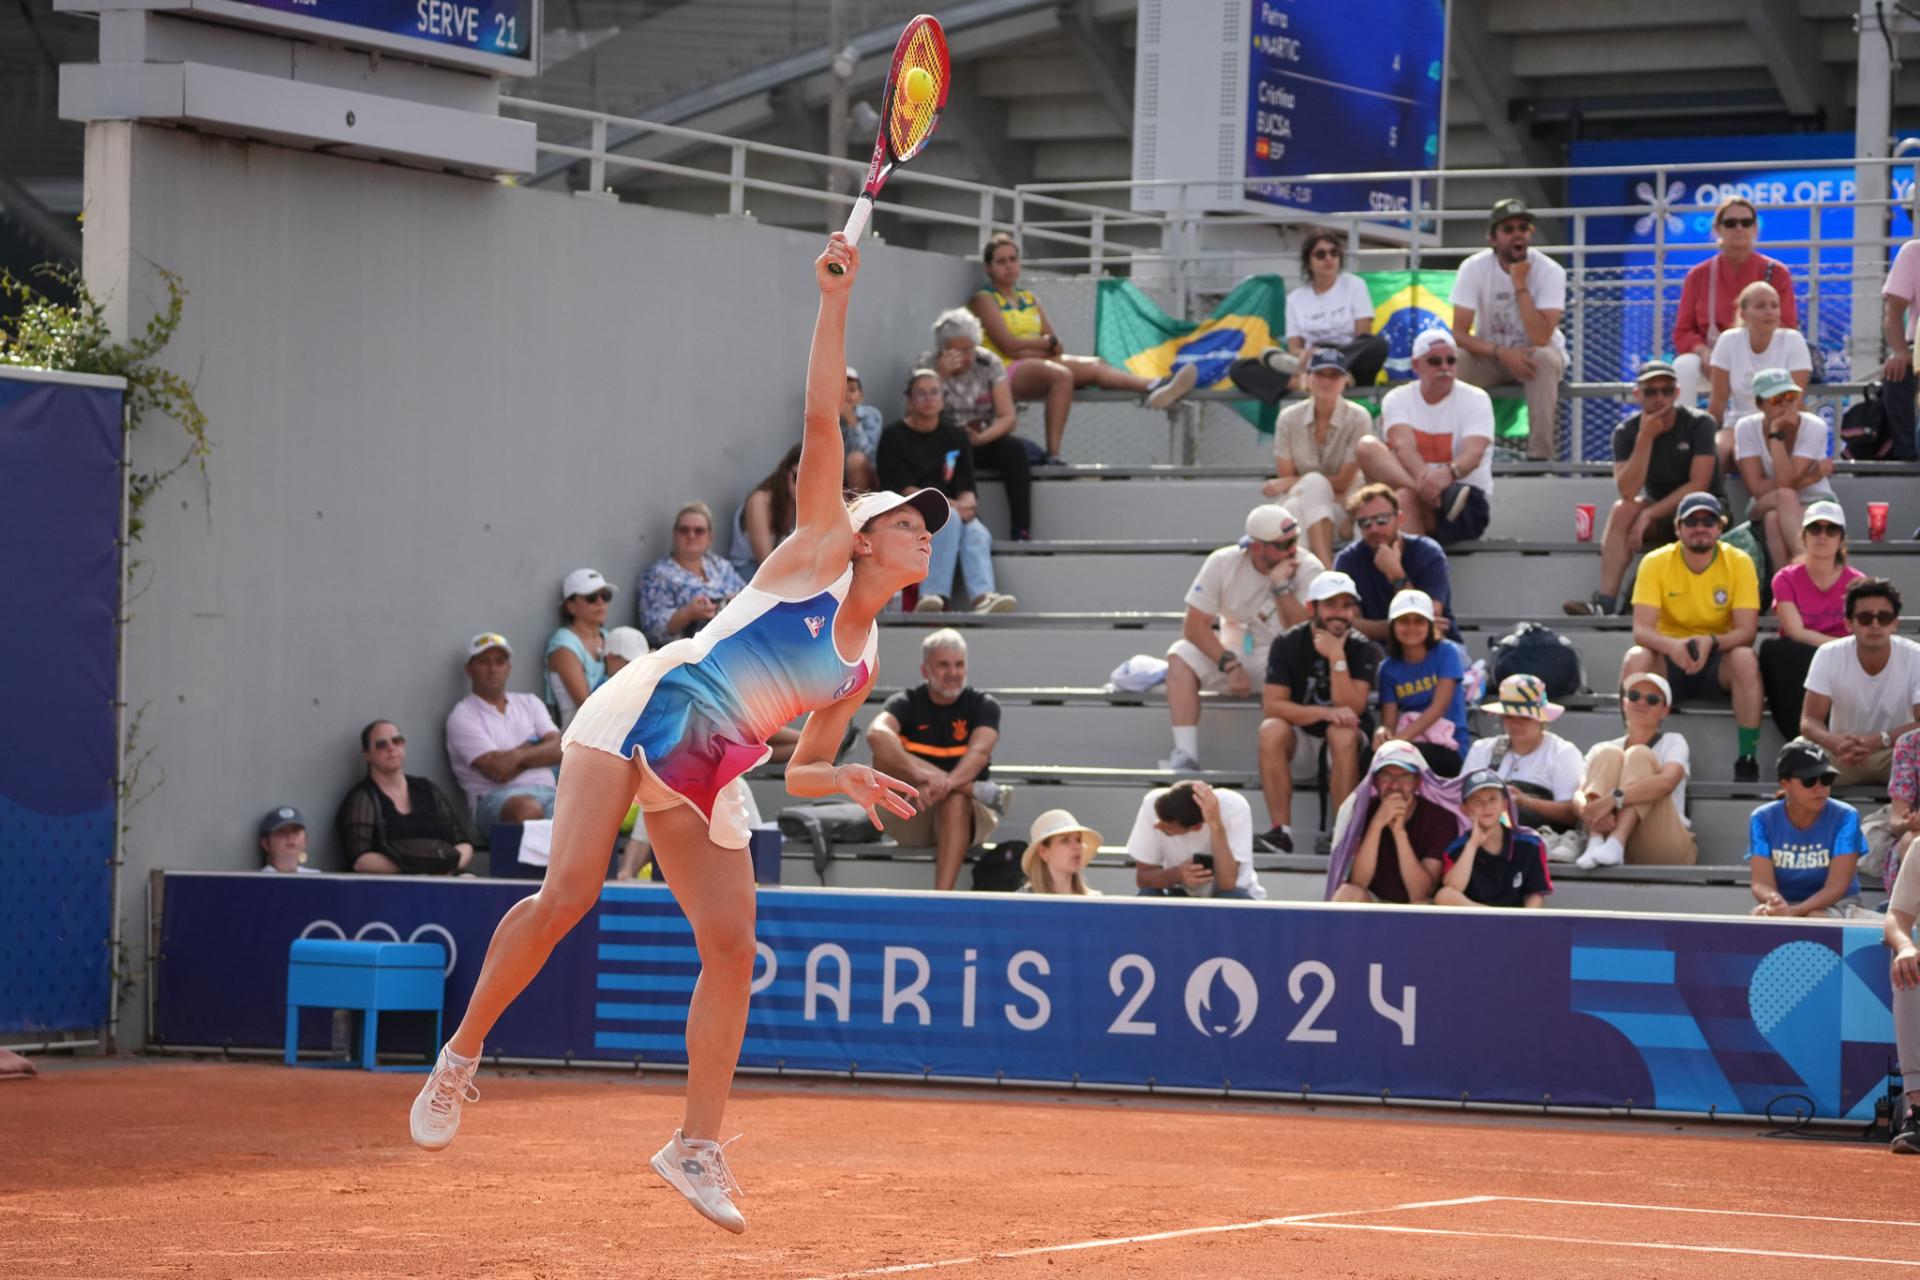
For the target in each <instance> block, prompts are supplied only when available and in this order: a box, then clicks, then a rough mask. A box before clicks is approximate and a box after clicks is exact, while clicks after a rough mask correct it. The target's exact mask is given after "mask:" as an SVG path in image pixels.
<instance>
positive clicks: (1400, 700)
mask: <svg viewBox="0 0 1920 1280" xmlns="http://www.w3.org/2000/svg"><path fill="white" fill-rule="evenodd" d="M1462 659H1463V655H1462V653H1461V650H1460V647H1459V646H1458V645H1455V644H1452V643H1449V642H1448V641H1446V640H1442V639H1441V638H1440V629H1439V628H1438V627H1436V626H1435V625H1434V621H1433V599H1432V597H1430V596H1429V595H1427V593H1426V592H1424V591H1413V590H1407V591H1402V592H1400V593H1399V594H1397V595H1395V596H1394V598H1393V603H1392V604H1391V605H1389V606H1388V607H1387V656H1386V659H1385V661H1383V662H1381V664H1380V729H1379V730H1378V732H1376V733H1375V735H1374V743H1373V745H1374V746H1376V747H1377V746H1379V745H1380V744H1381V743H1383V742H1387V741H1389V740H1391V739H1395V738H1397V739H1399V740H1400V741H1402V742H1411V743H1412V744H1413V745H1414V746H1415V747H1417V748H1419V751H1420V754H1421V755H1422V756H1424V757H1425V758H1426V761H1427V767H1428V768H1430V769H1432V770H1433V771H1434V772H1435V773H1437V774H1439V775H1440V776H1441V777H1443V778H1453V777H1458V776H1459V774H1460V752H1461V749H1462V747H1464V746H1465V744H1466V741H1467V699H1466V694H1465V691H1464V690H1462V689H1461V687H1460V682H1461V680H1462V679H1463V678H1465V676H1466V663H1465V662H1464V661H1463V660H1462Z"/></svg>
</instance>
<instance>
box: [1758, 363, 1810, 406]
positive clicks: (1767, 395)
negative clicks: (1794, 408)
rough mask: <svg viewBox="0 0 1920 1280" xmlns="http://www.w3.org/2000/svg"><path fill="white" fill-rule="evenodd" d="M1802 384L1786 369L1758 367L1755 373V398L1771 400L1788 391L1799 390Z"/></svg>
mask: <svg viewBox="0 0 1920 1280" xmlns="http://www.w3.org/2000/svg"><path fill="white" fill-rule="evenodd" d="M1799 389H1800V384H1799V383H1797V382H1795V381H1794V380H1793V375H1792V374H1790V373H1788V372H1787V371H1786V370H1785V369H1758V370H1755V372H1754V375H1753V398H1754V399H1755V400H1771V399H1773V397H1775V396H1777V395H1781V394H1783V393H1785V392H1788V391H1798V390H1799Z"/></svg>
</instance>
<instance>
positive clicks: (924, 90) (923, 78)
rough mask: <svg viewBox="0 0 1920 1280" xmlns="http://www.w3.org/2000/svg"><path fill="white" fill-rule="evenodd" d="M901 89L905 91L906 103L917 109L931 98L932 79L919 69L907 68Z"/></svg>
mask: <svg viewBox="0 0 1920 1280" xmlns="http://www.w3.org/2000/svg"><path fill="white" fill-rule="evenodd" d="M901 88H903V89H905V90H906V91H907V101H908V102H911V103H912V104H913V105H914V106H916V107H917V106H919V105H920V104H921V103H923V102H925V101H926V100H927V99H928V98H931V97H932V96H933V77H932V76H930V75H928V74H927V73H926V72H925V71H924V70H922V69H921V68H919V67H912V68H909V69H908V71H907V78H906V80H905V81H904V82H903V83H902V84H901Z"/></svg>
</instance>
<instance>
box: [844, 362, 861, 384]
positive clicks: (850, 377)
mask: <svg viewBox="0 0 1920 1280" xmlns="http://www.w3.org/2000/svg"><path fill="white" fill-rule="evenodd" d="M847 381H848V382H858V381H860V371H859V370H858V369H856V368H854V367H853V366H852V365H848V366H847Z"/></svg>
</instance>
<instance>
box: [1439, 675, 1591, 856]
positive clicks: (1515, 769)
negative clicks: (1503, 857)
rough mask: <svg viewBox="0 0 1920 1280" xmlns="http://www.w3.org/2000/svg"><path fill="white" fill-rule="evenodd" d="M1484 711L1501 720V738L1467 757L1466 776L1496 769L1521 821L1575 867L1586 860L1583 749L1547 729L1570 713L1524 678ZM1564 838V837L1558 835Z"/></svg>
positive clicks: (1485, 741) (1508, 684)
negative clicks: (1580, 835)
mask: <svg viewBox="0 0 1920 1280" xmlns="http://www.w3.org/2000/svg"><path fill="white" fill-rule="evenodd" d="M1480 710H1481V711H1482V712H1484V713H1485V714H1487V715H1490V716H1498V717H1500V732H1499V734H1497V735H1496V736H1494V737H1491V738H1481V739H1479V740H1477V741H1476V742H1475V743H1474V744H1473V746H1472V747H1471V748H1470V749H1469V750H1468V751H1467V759H1466V763H1465V764H1464V765H1463V766H1462V767H1461V773H1462V774H1463V775H1464V774H1469V773H1472V772H1473V771H1474V770H1476V769H1491V770H1493V771H1494V772H1495V773H1497V774H1499V775H1500V777H1501V779H1502V780H1504V781H1505V782H1506V784H1507V786H1508V787H1509V788H1510V789H1511V790H1512V792H1513V800H1514V804H1515V805H1516V806H1517V807H1518V809H1519V811H1520V821H1522V822H1524V823H1526V824H1527V825H1528V826H1530V827H1532V828H1534V829H1535V830H1536V831H1538V832H1540V834H1541V836H1542V837H1544V838H1545V839H1546V842H1547V855H1548V856H1549V857H1551V858H1553V859H1554V861H1556V862H1571V861H1573V860H1574V858H1576V857H1578V856H1579V854H1580V845H1579V842H1578V840H1577V839H1576V838H1575V836H1574V834H1573V833H1575V832H1578V831H1579V829H1580V775H1581V772H1582V768H1583V766H1582V762H1581V759H1580V748H1578V747H1576V746H1574V745H1573V744H1572V743H1571V742H1568V741H1567V740H1566V739H1565V738H1563V737H1561V736H1560V735H1559V734H1557V733H1554V732H1552V731H1551V730H1549V729H1548V728H1547V726H1548V725H1549V724H1552V723H1553V722H1554V721H1555V720H1558V719H1559V718H1560V716H1561V714H1562V713H1563V712H1564V711H1566V708H1565V707H1563V706H1561V705H1560V704H1559V703H1557V702H1552V701H1549V700H1548V698H1547V685H1546V682H1545V681H1544V680H1542V679H1541V678H1540V677H1539V676H1536V675H1530V674H1527V673H1524V672H1523V673H1521V674H1519V675H1511V676H1508V677H1507V678H1506V679H1504V680H1502V681H1501V682H1500V696H1499V699H1498V701H1495V702H1485V703H1482V704H1481V705H1480ZM1555 833H1563V834H1558V835H1557V834H1555Z"/></svg>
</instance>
